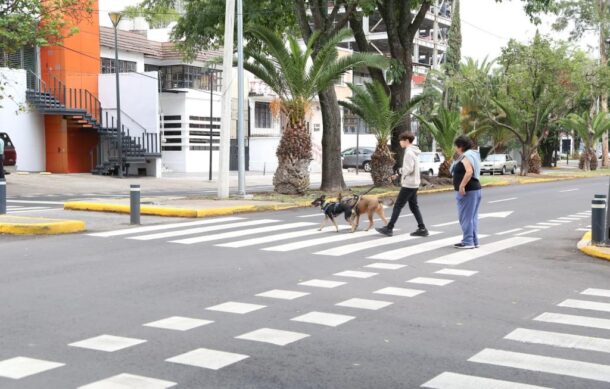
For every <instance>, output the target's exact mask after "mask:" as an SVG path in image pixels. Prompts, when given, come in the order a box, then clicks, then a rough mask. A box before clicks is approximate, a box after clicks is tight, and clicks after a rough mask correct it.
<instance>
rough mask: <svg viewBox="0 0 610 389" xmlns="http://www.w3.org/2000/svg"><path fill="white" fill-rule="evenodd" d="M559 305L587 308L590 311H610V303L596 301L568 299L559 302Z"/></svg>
mask: <svg viewBox="0 0 610 389" xmlns="http://www.w3.org/2000/svg"><path fill="white" fill-rule="evenodd" d="M557 306H558V307H566V308H577V309H587V310H590V311H601V312H610V304H609V303H598V302H596V301H585V300H574V299H567V300H565V301H563V302H561V303H559V304H557Z"/></svg>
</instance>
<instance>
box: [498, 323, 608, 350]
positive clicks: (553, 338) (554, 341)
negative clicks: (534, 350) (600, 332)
mask: <svg viewBox="0 0 610 389" xmlns="http://www.w3.org/2000/svg"><path fill="white" fill-rule="evenodd" d="M504 339H508V340H514V341H516V342H522V343H533V344H544V345H546V346H554V347H562V348H573V349H579V350H588V351H599V352H602V353H610V339H603V338H594V337H590V336H580V335H572V334H564V333H560V332H549V331H538V330H530V329H527V328H517V329H516V330H514V331H513V332H511V333H510V334H508V335H506V336H505V337H504Z"/></svg>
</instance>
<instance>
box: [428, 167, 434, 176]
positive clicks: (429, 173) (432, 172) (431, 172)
mask: <svg viewBox="0 0 610 389" xmlns="http://www.w3.org/2000/svg"><path fill="white" fill-rule="evenodd" d="M428 175H429V176H430V177H432V176H433V175H434V170H432V169H430V170H428Z"/></svg>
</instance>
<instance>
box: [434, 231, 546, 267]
mask: <svg viewBox="0 0 610 389" xmlns="http://www.w3.org/2000/svg"><path fill="white" fill-rule="evenodd" d="M539 239H540V238H528V237H514V238H508V239H504V240H501V241H498V242H494V243H490V244H486V245H483V246H481V247H479V248H478V249H476V250H461V251H459V252H457V253H454V254H449V255H445V256H444V257H440V258H436V259H432V260H429V261H427V262H428V263H436V264H440V265H460V264H462V263H465V262H468V261H472V260H473V259H477V258H481V257H484V256H486V255H490V254H494V253H497V252H499V251H503V250H506V249H510V248H513V247H517V246H520V245H523V244H526V243H531V242H535V241H537V240H539Z"/></svg>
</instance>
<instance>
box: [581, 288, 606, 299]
mask: <svg viewBox="0 0 610 389" xmlns="http://www.w3.org/2000/svg"><path fill="white" fill-rule="evenodd" d="M580 294H586V295H588V296H600V297H610V289H595V288H589V289H586V290H584V291H582V292H580Z"/></svg>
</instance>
